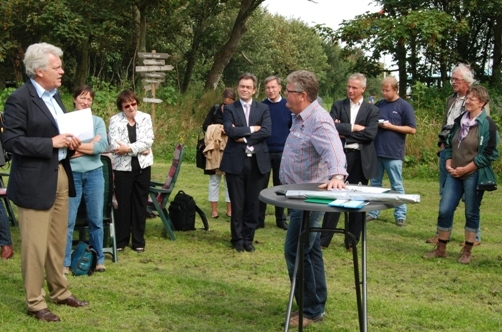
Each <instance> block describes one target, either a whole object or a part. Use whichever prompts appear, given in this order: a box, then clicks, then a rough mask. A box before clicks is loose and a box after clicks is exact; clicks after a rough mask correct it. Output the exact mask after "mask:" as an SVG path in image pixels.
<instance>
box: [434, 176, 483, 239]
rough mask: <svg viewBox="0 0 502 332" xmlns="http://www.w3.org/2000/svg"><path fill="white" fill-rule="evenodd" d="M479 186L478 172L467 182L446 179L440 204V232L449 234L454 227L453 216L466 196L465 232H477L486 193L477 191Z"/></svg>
mask: <svg viewBox="0 0 502 332" xmlns="http://www.w3.org/2000/svg"><path fill="white" fill-rule="evenodd" d="M477 185H478V172H477V171H476V172H475V173H473V174H472V175H471V176H469V177H468V178H467V179H465V180H461V179H457V178H454V177H452V176H450V175H448V177H447V178H446V181H445V185H444V190H443V195H442V196H441V201H440V202H439V213H438V230H440V231H446V232H449V231H451V229H452V226H453V214H454V213H455V209H456V208H457V206H458V203H459V202H460V199H461V198H462V195H464V200H465V201H464V203H465V230H466V231H468V232H477V231H478V228H479V207H480V206H481V200H482V199H483V194H484V191H478V190H476V187H477Z"/></svg>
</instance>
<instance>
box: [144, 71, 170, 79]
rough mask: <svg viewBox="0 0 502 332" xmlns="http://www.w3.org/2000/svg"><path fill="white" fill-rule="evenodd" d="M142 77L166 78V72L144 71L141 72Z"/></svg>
mask: <svg viewBox="0 0 502 332" xmlns="http://www.w3.org/2000/svg"><path fill="white" fill-rule="evenodd" d="M140 75H141V77H152V78H164V77H166V73H163V72H153V73H150V72H143V73H140Z"/></svg>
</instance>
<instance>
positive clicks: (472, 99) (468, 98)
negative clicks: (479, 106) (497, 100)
mask: <svg viewBox="0 0 502 332" xmlns="http://www.w3.org/2000/svg"><path fill="white" fill-rule="evenodd" d="M465 99H467V100H469V101H474V102H476V101H479V99H478V98H474V97H467V98H465Z"/></svg>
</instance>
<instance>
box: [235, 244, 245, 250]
mask: <svg viewBox="0 0 502 332" xmlns="http://www.w3.org/2000/svg"><path fill="white" fill-rule="evenodd" d="M234 249H235V251H237V252H243V251H244V247H243V246H242V244H240V243H236V244H234Z"/></svg>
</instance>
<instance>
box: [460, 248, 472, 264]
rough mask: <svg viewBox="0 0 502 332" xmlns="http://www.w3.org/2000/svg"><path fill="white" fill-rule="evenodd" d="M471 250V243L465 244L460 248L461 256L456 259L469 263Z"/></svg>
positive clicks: (462, 262)
mask: <svg viewBox="0 0 502 332" xmlns="http://www.w3.org/2000/svg"><path fill="white" fill-rule="evenodd" d="M471 250H472V245H465V246H464V247H463V248H462V256H460V258H459V259H458V262H459V263H461V264H469V263H470V262H471V257H472V255H471Z"/></svg>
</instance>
